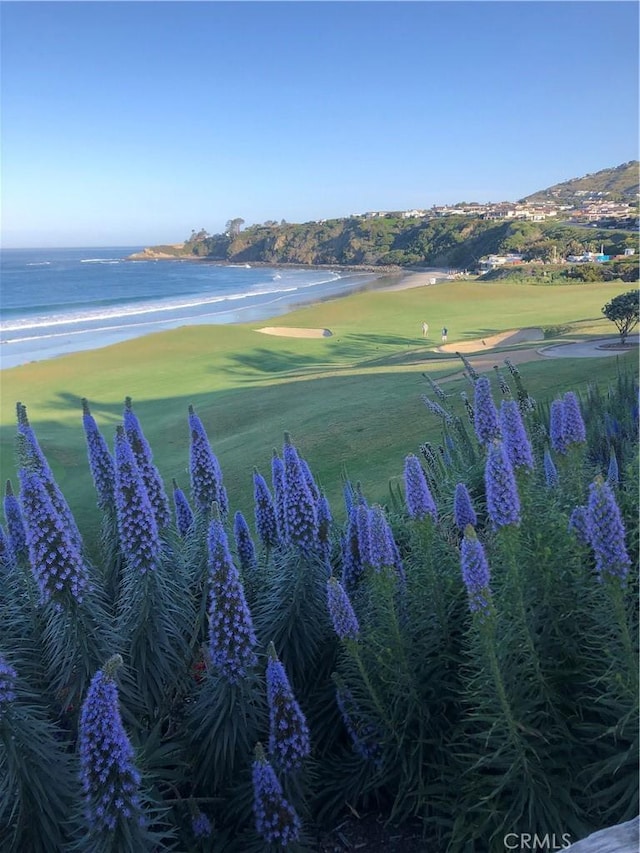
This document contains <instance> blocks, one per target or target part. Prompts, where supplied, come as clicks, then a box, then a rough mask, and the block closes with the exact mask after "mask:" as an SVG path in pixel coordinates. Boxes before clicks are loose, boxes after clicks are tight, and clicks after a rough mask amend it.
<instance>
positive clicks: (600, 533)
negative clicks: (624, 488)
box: [588, 477, 631, 584]
mask: <svg viewBox="0 0 640 853" xmlns="http://www.w3.org/2000/svg"><path fill="white" fill-rule="evenodd" d="M588 512H589V531H590V534H591V535H590V542H591V547H592V548H593V553H594V554H595V558H596V572H597V573H598V577H599V579H600V580H603V578H605V577H607V576H608V577H612V578H617V579H618V580H619V581H620V582H621V583H622V584H624V583H625V581H626V579H627V574H628V572H629V568H630V566H631V560H630V559H629V555H628V553H627V548H626V545H625V541H624V540H625V530H624V524H623V522H622V517H621V515H620V510H619V509H618V505H617V503H616V499H615V497H614V494H613V491H612V489H611V486H610V485H609V484H608V483H606V482H604V480H603V479H602V477H596V479H595V481H594V482H593V483H592V484H591V485H590V486H589V503H588Z"/></svg>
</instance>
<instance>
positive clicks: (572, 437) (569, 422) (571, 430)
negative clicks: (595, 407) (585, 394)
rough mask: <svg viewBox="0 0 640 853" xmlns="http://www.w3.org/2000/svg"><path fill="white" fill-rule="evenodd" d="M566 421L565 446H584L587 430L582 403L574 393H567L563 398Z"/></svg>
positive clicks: (564, 430)
mask: <svg viewBox="0 0 640 853" xmlns="http://www.w3.org/2000/svg"><path fill="white" fill-rule="evenodd" d="M563 404H564V421H563V438H564V443H565V444H584V442H585V441H586V440H587V430H586V428H585V425H584V420H583V419H582V412H581V411H580V403H579V402H578V398H577V397H576V395H575V394H574V392H573V391H567V393H566V394H565V395H564V397H563Z"/></svg>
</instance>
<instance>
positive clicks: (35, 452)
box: [17, 403, 82, 548]
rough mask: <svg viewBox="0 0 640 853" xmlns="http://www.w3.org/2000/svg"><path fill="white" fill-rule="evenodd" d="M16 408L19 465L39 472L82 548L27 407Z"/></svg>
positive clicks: (59, 511)
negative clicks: (30, 420) (31, 423)
mask: <svg viewBox="0 0 640 853" xmlns="http://www.w3.org/2000/svg"><path fill="white" fill-rule="evenodd" d="M17 409H18V456H19V457H20V460H21V465H22V467H23V468H25V469H27V470H28V471H35V472H37V473H38V474H39V476H40V480H41V482H42V484H43V485H44V487H45V489H46V490H47V493H48V495H49V497H50V498H51V502H52V503H53V508H54V509H55V511H56V512H57V513H58V515H59V516H60V518H61V519H62V520H63V522H64V523H65V525H66V526H67V528H68V531H69V535H70V537H71V538H72V540H73V542H74V543H75V545H76V546H77V547H78V548H82V536H81V535H80V531H79V530H78V525H77V524H76V521H75V518H74V517H73V514H72V512H71V510H70V509H69V504H68V503H67V501H66V500H65V497H64V495H63V494H62V492H61V491H60V488H59V486H58V484H57V483H56V481H55V478H54V476H53V472H52V470H51V468H50V467H49V463H48V462H47V460H46V457H45V455H44V453H43V452H42V450H41V449H40V445H39V444H38V439H37V438H36V434H35V432H34V431H33V429H32V427H31V426H30V424H29V419H28V418H27V409H26V407H25V406H23V405H22V403H18V404H17Z"/></svg>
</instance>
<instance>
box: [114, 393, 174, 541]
mask: <svg viewBox="0 0 640 853" xmlns="http://www.w3.org/2000/svg"><path fill="white" fill-rule="evenodd" d="M123 424H124V431H125V433H126V435H127V439H128V441H129V444H130V445H131V450H132V451H133V456H134V458H135V460H136V464H137V466H138V471H139V472H140V476H141V477H142V482H143V483H144V487H145V489H146V490H147V494H148V495H149V502H150V503H151V507H152V509H153V514H154V515H155V518H156V524H157V526H158V530H162V529H163V528H164V527H168V526H169V523H170V521H171V513H170V511H169V501H168V499H167V495H166V493H165V490H164V485H163V483H162V479H161V477H160V474H159V472H158V469H157V468H156V466H155V465H154V464H153V453H152V452H151V447H150V445H149V442H148V441H147V439H146V438H145V437H144V433H143V432H142V427H141V426H140V422H139V421H138V418H137V417H136V415H135V414H134V412H133V409H132V408H131V397H126V398H125V401H124V415H123Z"/></svg>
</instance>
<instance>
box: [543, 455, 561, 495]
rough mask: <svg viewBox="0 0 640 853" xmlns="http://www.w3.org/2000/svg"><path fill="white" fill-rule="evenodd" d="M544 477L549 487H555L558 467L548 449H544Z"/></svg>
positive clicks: (557, 480)
mask: <svg viewBox="0 0 640 853" xmlns="http://www.w3.org/2000/svg"><path fill="white" fill-rule="evenodd" d="M544 478H545V481H546V483H547V486H548V487H549V488H550V489H555V487H556V486H557V485H558V482H559V480H560V478H559V476H558V469H557V468H556V466H555V463H554V461H553V459H552V458H551V454H550V453H549V451H548V450H545V451H544Z"/></svg>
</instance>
